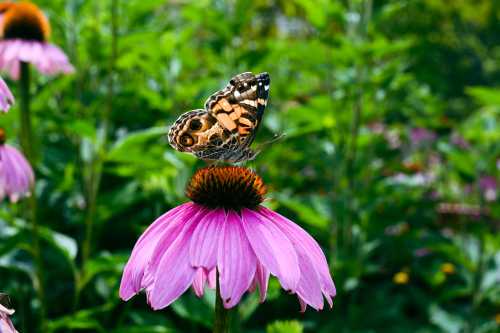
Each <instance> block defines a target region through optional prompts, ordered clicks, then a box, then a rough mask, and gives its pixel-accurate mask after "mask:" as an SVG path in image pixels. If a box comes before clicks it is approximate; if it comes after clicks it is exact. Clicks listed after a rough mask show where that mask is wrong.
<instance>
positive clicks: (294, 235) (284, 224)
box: [259, 207, 336, 304]
mask: <svg viewBox="0 0 500 333" xmlns="http://www.w3.org/2000/svg"><path fill="white" fill-rule="evenodd" d="M259 213H260V214H263V215H264V216H266V217H267V218H268V219H269V220H270V221H273V222H274V224H275V225H276V226H277V227H278V228H279V229H280V230H281V231H283V232H284V233H285V234H286V235H287V236H288V238H289V239H290V240H291V241H292V242H293V244H294V246H300V247H303V249H304V253H306V254H307V255H309V256H310V258H311V260H312V263H313V266H314V267H315V269H316V270H317V272H318V273H319V278H320V281H321V287H322V290H323V292H324V294H325V297H326V298H327V300H329V303H330V304H331V297H330V296H332V297H333V296H335V294H336V289H335V285H334V283H333V280H332V277H331V275H330V270H329V268H328V263H327V261H326V258H325V255H324V254H323V251H322V250H321V247H320V246H319V244H318V243H317V242H316V241H315V240H314V238H312V237H311V236H310V235H309V234H308V233H307V232H306V231H305V230H304V229H302V228H301V227H300V226H298V225H297V224H295V223H293V222H292V221H290V220H289V219H287V218H285V217H284V216H282V215H280V214H278V213H276V212H273V211H272V210H270V209H267V208H265V207H259Z"/></svg>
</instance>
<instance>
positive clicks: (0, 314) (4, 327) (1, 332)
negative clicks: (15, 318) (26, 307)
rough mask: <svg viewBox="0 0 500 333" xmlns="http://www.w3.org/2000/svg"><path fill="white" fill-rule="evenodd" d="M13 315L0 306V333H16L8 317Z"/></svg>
mask: <svg viewBox="0 0 500 333" xmlns="http://www.w3.org/2000/svg"><path fill="white" fill-rule="evenodd" d="M13 314H14V310H11V309H8V308H6V307H5V306H3V305H2V304H0V333H18V332H17V330H16V329H15V327H14V325H12V321H11V320H10V318H9V316H12V315H13Z"/></svg>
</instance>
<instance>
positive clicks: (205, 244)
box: [189, 208, 225, 271]
mask: <svg viewBox="0 0 500 333" xmlns="http://www.w3.org/2000/svg"><path fill="white" fill-rule="evenodd" d="M224 220H225V212H224V209H222V208H219V209H215V210H213V211H210V212H209V213H208V214H207V215H206V216H205V217H204V218H203V219H202V220H201V221H200V223H199V224H198V226H197V227H196V229H195V230H194V232H193V236H192V238H191V241H190V246H189V257H190V258H191V265H192V266H194V267H204V268H206V269H207V270H208V271H210V270H212V269H213V268H214V267H215V265H216V263H217V246H218V244H219V237H220V235H221V230H222V226H223V224H222V223H221V221H224Z"/></svg>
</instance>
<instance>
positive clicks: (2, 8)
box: [0, 2, 50, 42]
mask: <svg viewBox="0 0 500 333" xmlns="http://www.w3.org/2000/svg"><path fill="white" fill-rule="evenodd" d="M0 14H1V15H3V17H2V24H1V31H2V37H3V38H4V39H17V38H19V39H24V40H35V41H39V42H44V41H47V39H48V38H49V35H50V25H49V21H48V20H47V18H46V17H45V15H44V14H43V12H42V11H41V10H40V8H38V7H37V6H36V5H34V4H32V3H29V2H19V3H12V2H4V3H1V4H0Z"/></svg>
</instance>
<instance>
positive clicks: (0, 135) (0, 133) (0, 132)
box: [0, 128, 7, 145]
mask: <svg viewBox="0 0 500 333" xmlns="http://www.w3.org/2000/svg"><path fill="white" fill-rule="evenodd" d="M6 140H7V135H6V134H5V130H4V129H3V128H0V145H3V144H4V143H5V141H6Z"/></svg>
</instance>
